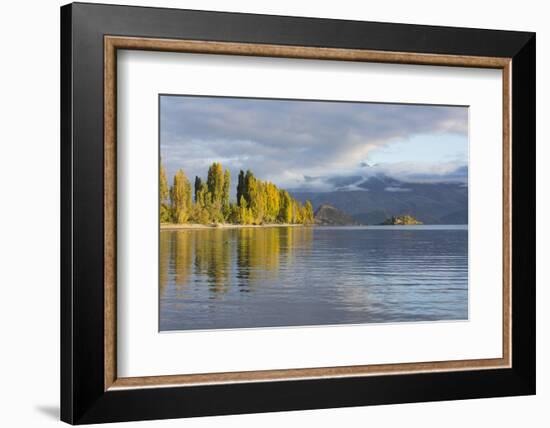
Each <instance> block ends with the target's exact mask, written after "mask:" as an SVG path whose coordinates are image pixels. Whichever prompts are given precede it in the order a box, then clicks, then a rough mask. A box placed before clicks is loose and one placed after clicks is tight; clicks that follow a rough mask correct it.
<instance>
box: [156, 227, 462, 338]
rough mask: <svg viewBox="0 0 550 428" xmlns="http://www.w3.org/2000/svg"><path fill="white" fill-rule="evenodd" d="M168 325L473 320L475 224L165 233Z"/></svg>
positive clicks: (162, 259) (164, 313) (163, 325)
mask: <svg viewBox="0 0 550 428" xmlns="http://www.w3.org/2000/svg"><path fill="white" fill-rule="evenodd" d="M159 268H160V272H159V281H160V290H159V294H160V330H161V331H173V330H195V329H228V328H251V327H282V326H310V325H330V324H362V323H388V322H389V323H397V322H413V321H440V320H465V319H467V318H468V228H467V226H351V227H265V228H236V229H222V228H217V229H215V228H213V229H195V230H191V229H188V230H178V231H161V232H160V254H159Z"/></svg>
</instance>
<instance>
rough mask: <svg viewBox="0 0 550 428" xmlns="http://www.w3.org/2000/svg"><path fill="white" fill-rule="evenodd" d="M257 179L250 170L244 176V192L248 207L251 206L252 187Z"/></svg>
mask: <svg viewBox="0 0 550 428" xmlns="http://www.w3.org/2000/svg"><path fill="white" fill-rule="evenodd" d="M255 180H256V179H255V178H254V174H252V171H250V170H249V169H247V170H246V174H245V176H244V192H243V196H244V199H245V201H246V203H247V204H248V205H250V186H251V185H253V182H254V181H255Z"/></svg>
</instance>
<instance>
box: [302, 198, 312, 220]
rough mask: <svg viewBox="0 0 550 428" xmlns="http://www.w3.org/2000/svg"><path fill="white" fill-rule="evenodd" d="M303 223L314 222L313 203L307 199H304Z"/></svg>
mask: <svg viewBox="0 0 550 428" xmlns="http://www.w3.org/2000/svg"><path fill="white" fill-rule="evenodd" d="M303 222H304V224H313V222H314V213H313V205H311V202H310V201H309V199H308V200H307V201H306V203H305V205H304V219H303Z"/></svg>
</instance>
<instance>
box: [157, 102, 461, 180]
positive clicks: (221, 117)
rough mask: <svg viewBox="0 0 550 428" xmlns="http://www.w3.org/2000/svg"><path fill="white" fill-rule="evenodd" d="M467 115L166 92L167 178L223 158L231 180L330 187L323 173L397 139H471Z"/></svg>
mask: <svg viewBox="0 0 550 428" xmlns="http://www.w3.org/2000/svg"><path fill="white" fill-rule="evenodd" d="M467 115H468V113H467V109H466V108H461V107H459V108H457V107H441V106H438V107H434V106H421V105H402V104H401V105H400V104H372V103H368V104H367V103H338V102H297V101H285V100H259V99H235V98H213V97H179V96H163V97H162V98H161V156H162V158H163V162H164V163H165V165H166V167H167V170H168V173H169V174H170V175H172V174H173V173H174V172H175V171H176V169H177V168H183V169H184V170H185V171H186V172H187V174H188V175H189V176H190V177H192V176H194V175H202V176H204V175H205V173H206V168H207V166H208V165H209V164H210V163H211V162H213V161H221V162H222V163H223V164H224V166H226V167H229V168H230V170H231V172H232V175H233V176H234V177H235V175H236V174H237V173H238V170H239V169H241V168H242V169H248V168H249V169H252V170H253V171H254V172H255V173H256V175H257V176H260V177H262V178H264V179H270V180H272V181H274V182H275V183H277V184H279V185H284V186H287V187H296V186H301V185H304V184H306V183H309V184H311V185H315V184H319V185H323V186H325V187H327V188H328V187H330V186H332V187H334V185H335V184H336V183H334V182H331V180H320V179H319V177H326V176H334V177H337V176H345V175H350V176H352V175H357V173H358V172H360V170H361V169H363V168H362V167H361V163H364V159H366V158H367V156H368V154H369V152H371V151H372V150H376V149H377V148H381V147H384V146H386V145H388V144H391V143H392V142H394V141H397V140H404V139H407V138H410V137H411V136H414V135H422V134H430V135H434V134H435V135H450V134H454V135H464V136H466V135H467ZM398 160H399V159H398V158H396V161H398ZM463 163H465V160H464V162H463ZM423 172H426V173H429V171H418V173H419V174H422V173H423ZM360 173H361V174H362V172H360Z"/></svg>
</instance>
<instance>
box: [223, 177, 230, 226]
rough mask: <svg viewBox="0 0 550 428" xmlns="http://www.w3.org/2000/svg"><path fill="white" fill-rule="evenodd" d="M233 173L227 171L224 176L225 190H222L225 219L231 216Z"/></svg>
mask: <svg viewBox="0 0 550 428" xmlns="http://www.w3.org/2000/svg"><path fill="white" fill-rule="evenodd" d="M230 189H231V173H230V172H229V170H228V169H226V170H225V172H224V175H223V190H222V210H223V217H224V219H228V218H229V216H230V214H231V207H230V205H229V194H230V192H231V190H230Z"/></svg>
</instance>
